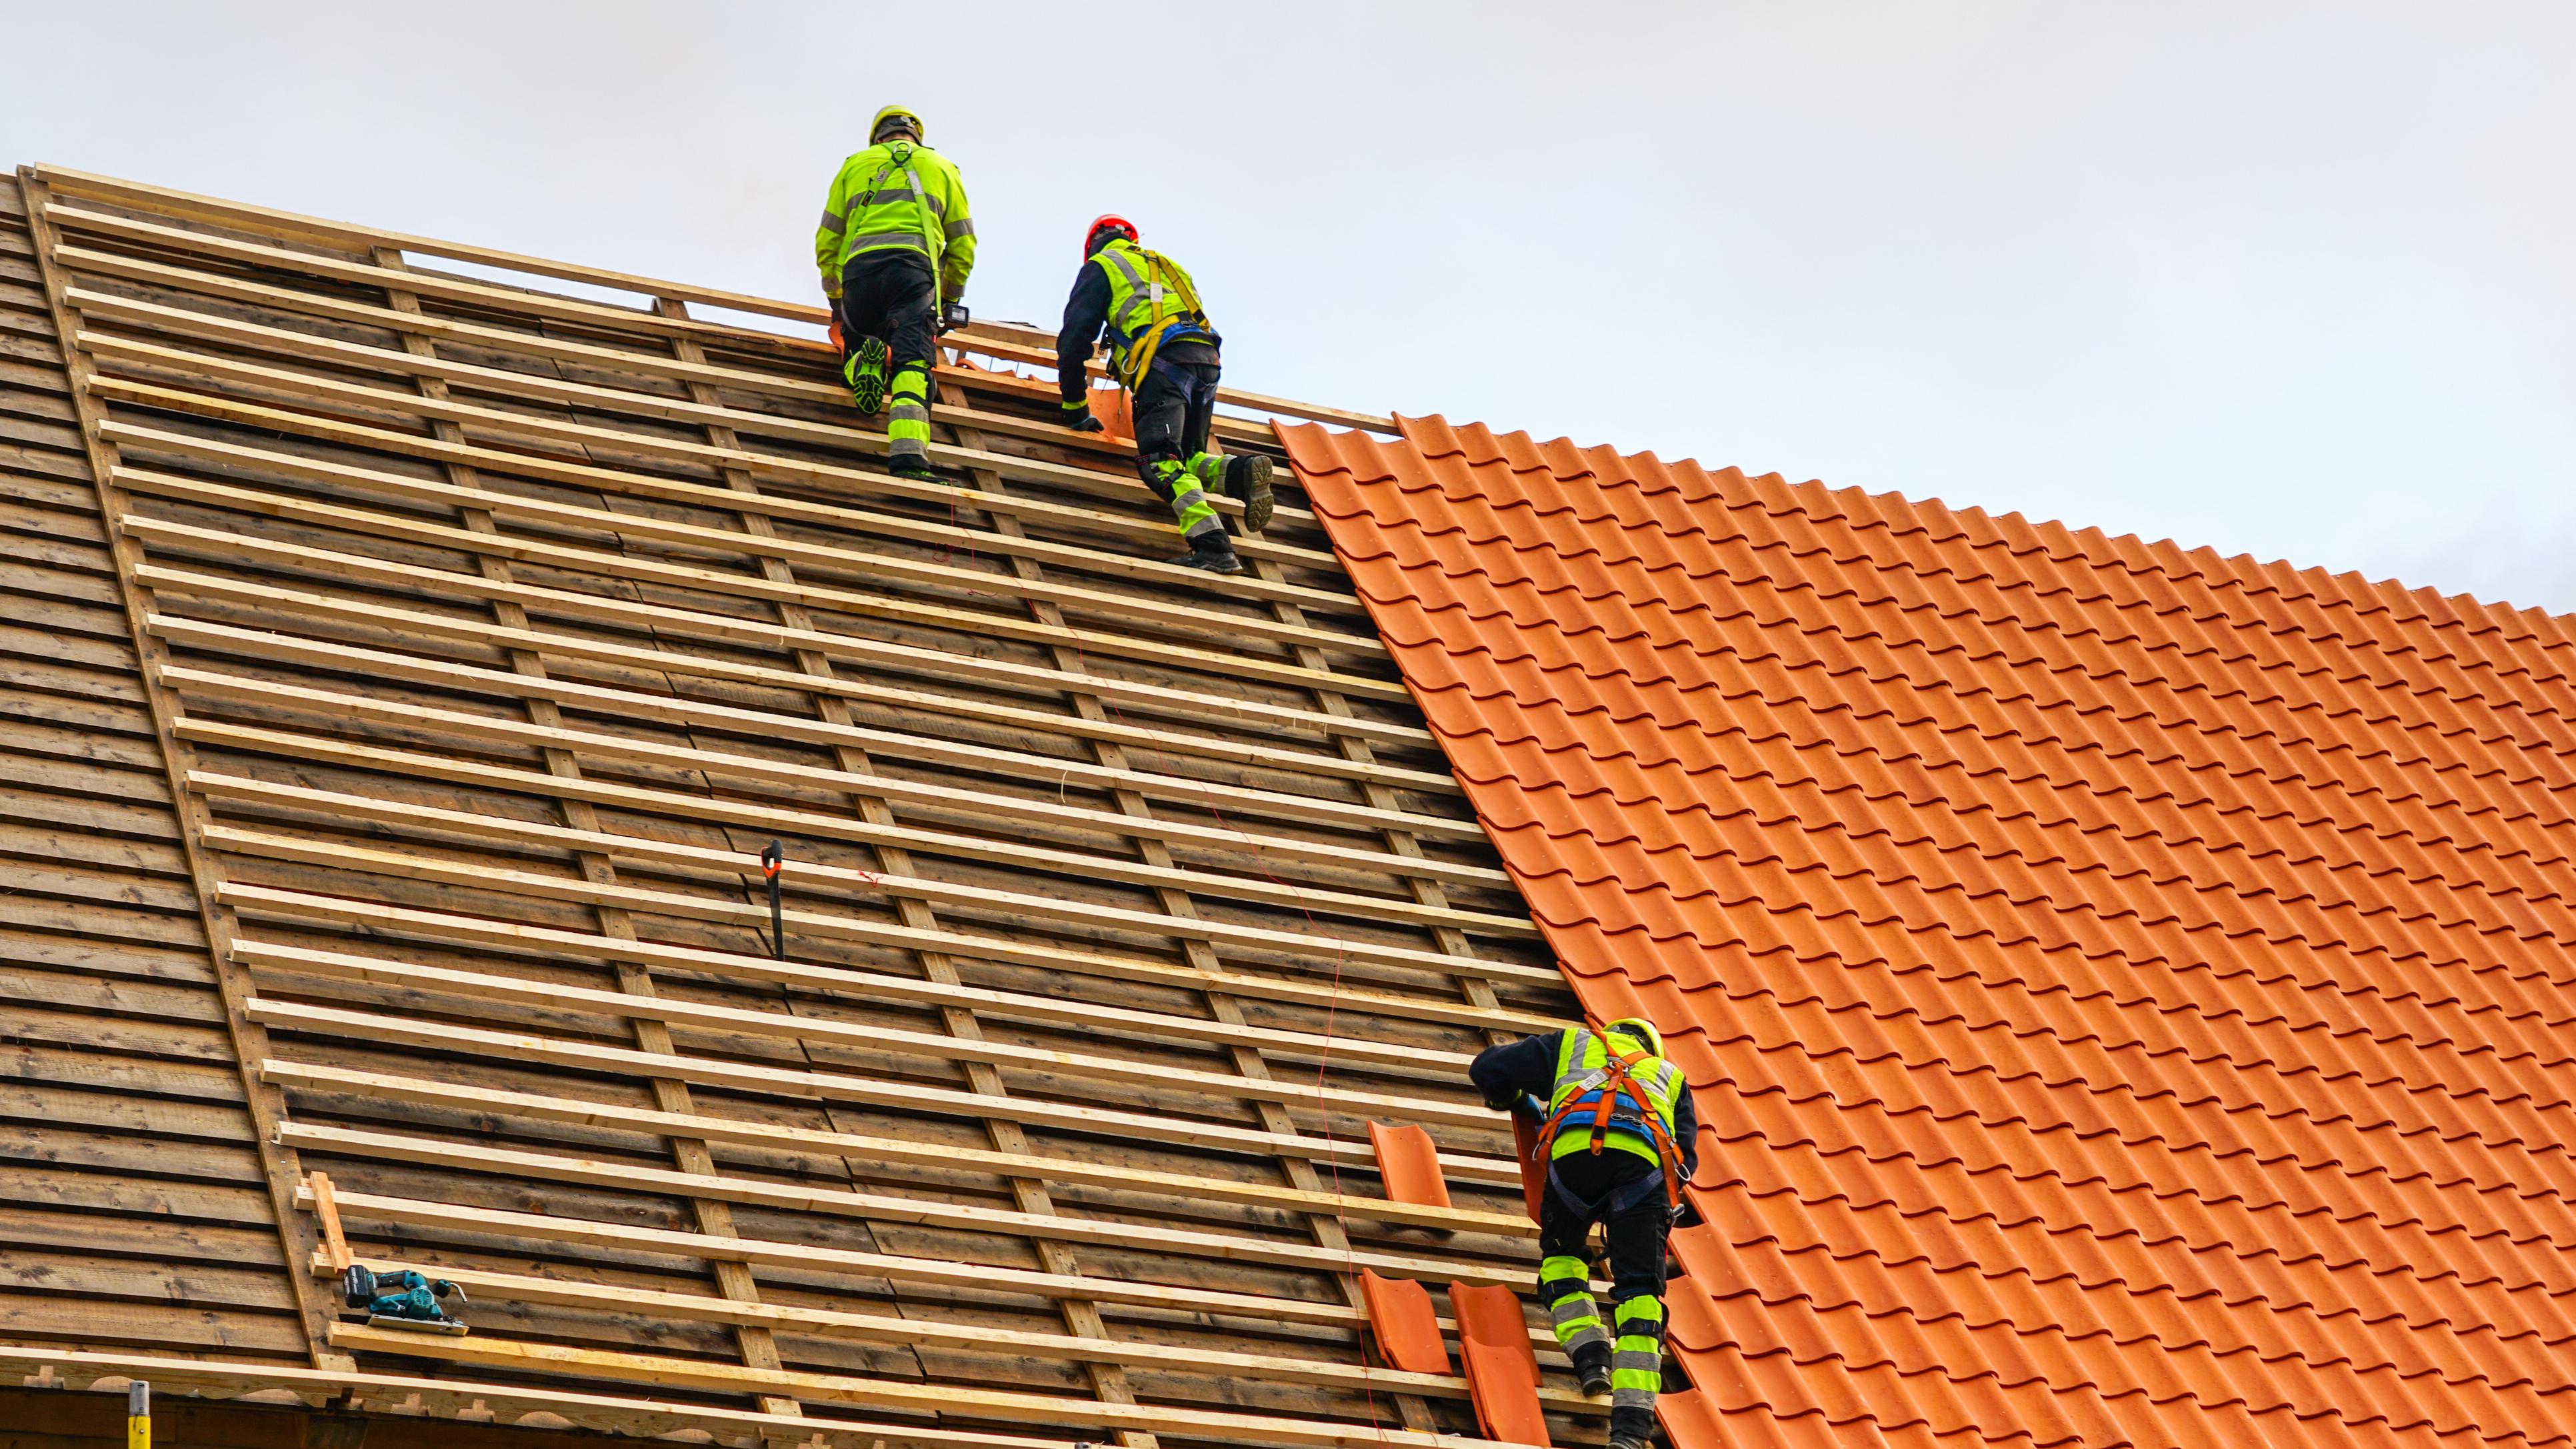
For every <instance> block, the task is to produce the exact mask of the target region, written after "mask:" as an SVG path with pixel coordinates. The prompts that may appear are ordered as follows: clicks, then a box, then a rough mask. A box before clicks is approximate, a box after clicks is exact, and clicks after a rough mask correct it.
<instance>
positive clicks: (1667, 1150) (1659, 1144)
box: [1542, 1041, 1682, 1207]
mask: <svg viewBox="0 0 2576 1449" xmlns="http://www.w3.org/2000/svg"><path fill="white" fill-rule="evenodd" d="M1602 1047H1603V1050H1604V1052H1605V1053H1606V1055H1607V1056H1608V1060H1607V1061H1605V1062H1604V1063H1603V1064H1602V1068H1603V1070H1605V1071H1606V1072H1608V1073H1609V1079H1608V1080H1607V1081H1605V1082H1603V1083H1602V1084H1601V1100H1599V1101H1597V1102H1595V1103H1593V1104H1592V1154H1593V1155H1594V1156H1595V1157H1598V1156H1600V1155H1601V1144H1602V1141H1603V1139H1604V1138H1606V1137H1607V1136H1609V1133H1610V1112H1611V1109H1612V1108H1613V1107H1614V1106H1616V1105H1617V1099H1618V1098H1619V1097H1620V1096H1622V1095H1625V1096H1626V1097H1627V1099H1628V1100H1629V1101H1631V1102H1634V1103H1635V1104H1636V1105H1637V1112H1638V1115H1640V1116H1642V1117H1644V1118H1645V1119H1646V1135H1647V1136H1648V1137H1649V1138H1650V1139H1652V1140H1653V1142H1654V1144H1655V1156H1656V1158H1657V1160H1658V1162H1659V1164H1660V1165H1661V1166H1662V1167H1663V1169H1664V1199H1665V1204H1666V1206H1669V1207H1679V1206H1681V1202H1682V1173H1681V1166H1682V1155H1681V1150H1680V1149H1679V1148H1678V1147H1676V1146H1674V1145H1673V1136H1672V1134H1671V1133H1670V1132H1668V1131H1666V1130H1664V1119H1663V1117H1662V1115H1661V1114H1659V1113H1657V1112H1656V1111H1655V1104H1654V1103H1653V1102H1650V1101H1648V1100H1647V1099H1646V1089H1645V1088H1644V1087H1643V1086H1642V1085H1640V1084H1639V1083H1638V1081H1637V1079H1636V1078H1635V1077H1633V1076H1631V1075H1630V1074H1629V1068H1631V1067H1633V1066H1635V1065H1636V1064H1637V1063H1639V1062H1641V1061H1644V1060H1645V1059H1646V1054H1645V1053H1644V1052H1642V1051H1638V1052H1629V1053H1627V1054H1625V1055H1621V1054H1620V1053H1617V1052H1612V1051H1609V1050H1608V1048H1609V1043H1608V1042H1607V1041H1604V1042H1603V1043H1602ZM1576 1111H1577V1108H1576V1106H1575V1104H1574V1103H1572V1102H1568V1103H1566V1104H1565V1106H1564V1107H1562V1108H1560V1109H1558V1111H1557V1113H1556V1115H1555V1116H1553V1117H1550V1118H1548V1119H1547V1127H1546V1130H1545V1135H1544V1137H1543V1139H1542V1140H1543V1142H1544V1144H1545V1145H1544V1147H1543V1148H1542V1150H1543V1151H1544V1152H1546V1154H1547V1156H1548V1159H1549V1160H1550V1161H1554V1160H1555V1157H1556V1134H1557V1133H1558V1132H1560V1131H1562V1130H1563V1129H1564V1127H1565V1123H1566V1119H1568V1118H1570V1117H1572V1116H1573V1115H1574V1114H1575V1112H1576Z"/></svg>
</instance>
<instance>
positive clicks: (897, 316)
mask: <svg viewBox="0 0 2576 1449" xmlns="http://www.w3.org/2000/svg"><path fill="white" fill-rule="evenodd" d="M840 313H841V341H842V342H843V344H845V345H846V346H850V347H856V346H858V345H859V339H860V338H862V337H880V338H883V339H885V344H886V347H887V350H888V351H890V352H891V353H892V354H893V356H892V358H891V359H890V362H891V366H889V367H888V368H887V372H888V373H889V374H892V373H895V372H900V371H902V370H903V369H905V368H907V367H918V368H920V369H921V370H922V373H923V375H924V376H927V375H928V374H929V372H930V352H931V349H932V348H933V347H934V346H936V345H937V343H936V341H935V339H936V337H937V336H938V334H937V332H936V331H935V329H934V324H935V323H936V322H937V321H938V319H939V277H938V274H937V273H935V272H933V271H931V269H930V258H928V257H925V256H923V255H922V254H921V253H919V252H915V251H906V250H904V249H902V248H900V247H887V248H885V249H883V250H880V251H873V252H861V253H859V254H858V255H857V256H855V257H852V258H850V262H849V265H848V266H845V267H843V268H841V302H840Z"/></svg>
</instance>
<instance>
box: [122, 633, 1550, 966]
mask: <svg viewBox="0 0 2576 1449" xmlns="http://www.w3.org/2000/svg"><path fill="white" fill-rule="evenodd" d="M160 673H161V676H162V678H163V680H164V682H165V683H167V684H168V685H170V686H171V687H173V688H176V689H179V690H181V691H183V692H190V693H195V694H198V695H201V696H208V695H211V696H229V697H233V698H241V699H252V698H256V699H258V700H260V701H262V702H265V703H267V704H271V705H276V706H282V707H285V708H291V709H303V710H311V711H315V712H317V713H320V714H322V715H323V716H324V717H326V718H333V719H351V720H376V721H380V722H383V723H387V724H393V725H401V726H405V727H409V728H415V729H416V728H425V727H427V728H436V729H439V730H442V731H446V732H449V733H451V734H454V735H458V736H462V737H464V738H467V739H476V740H484V741H497V742H503V743H507V744H512V745H518V746H523V747H528V748H536V749H545V748H554V749H568V750H576V751H578V752H580V753H582V754H585V755H589V756H592V757H594V758H598V759H607V760H625V761H629V762H632V763H634V764H638V765H648V766H663V767H667V768H677V769H682V770H703V771H706V772H707V773H709V774H711V775H715V776H720V777H723V778H727V779H734V780H760V781H764V782H766V783H769V784H774V785H782V786H788V787H791V788H792V787H803V788H809V789H821V790H831V791H838V792H847V791H850V790H865V791H866V792H868V793H869V794H872V795H879V796H882V797H884V798H886V799H889V800H894V801H899V802H903V803H906V804H912V805H921V806H936V807H940V808H944V809H950V810H958V811H965V812H971V813H974V814H977V815H983V816H990V817H992V818H995V819H998V820H1006V821H1008V820H1027V821H1033V822H1044V823H1048V824H1054V825H1062V826H1069V827H1074V828H1078V829H1084V830H1094V831H1099V832H1102V833H1104V834H1109V835H1123V836H1129V837H1133V838H1138V839H1152V840H1165V841H1187V842H1191V843H1194V844H1197V845H1200V846H1203V847H1206V848H1208V849H1211V850H1217V851H1239V850H1244V849H1248V848H1251V847H1252V845H1253V844H1254V843H1255V837H1254V836H1252V835H1251V834H1249V833H1247V832H1245V831H1243V830H1240V829H1234V828H1230V827H1227V826H1224V825H1197V824H1192V823H1190V822H1188V821H1181V820H1164V819H1159V818H1150V819H1149V818H1140V817H1133V816H1118V815H1109V814H1106V813H1104V812H1102V811H1098V810H1091V809H1087V808H1085V807H1082V806H1079V805H1059V804H1056V803H1054V802H1053V801H1050V800H1044V799H1029V798H1024V797H1019V796H1012V795H1003V794H997V793H993V792H989V791H981V790H968V789H965V788H964V787H962V786H957V785H928V784H920V783H916V782H914V781H910V780H903V779H898V778H896V777H894V776H890V775H860V774H855V773H853V772H851V771H847V770H835V769H829V768H826V767H824V766H821V765H807V764H800V763H797V762H795V761H791V760H775V759H768V758H764V757H761V756H756V755H746V754H738V753H735V752H732V751H728V750H708V749H698V748H695V747H692V746H687V745H666V744H661V743H658V742H655V741H652V740H644V739H636V738H631V737H628V736H623V735H608V734H601V733H598V732H597V731H593V730H576V729H572V728H569V727H566V726H559V725H534V724H523V723H521V722H519V721H516V720H509V719H501V718H498V717H495V716H491V715H477V714H467V713H464V712H462V711H459V710H449V709H432V708H430V707H428V706H426V705H405V704H395V703H392V702H389V701H378V700H374V699H369V698H367V697H365V696H362V695H354V694H344V693H341V692H339V691H337V690H324V689H309V688H306V687H304V686H302V685H292V684H263V683H260V682H257V681H254V680H250V679H247V678H245V677H242V676H238V675H225V674H216V673H213V672H211V671H208V670H201V669H193V668H187V667H183V666H178V665H170V666H165V667H164V668H163V669H162V670H161V671H160ZM187 727H188V728H189V729H191V730H205V729H210V728H213V727H214V726H213V725H212V723H211V722H200V721H197V720H190V721H189V722H188V726H187ZM1038 778H1040V779H1043V778H1045V777H1044V776H1039V777H1038ZM1214 818H1218V819H1222V818H1223V817H1222V816H1216V817H1214ZM1258 844H1259V848H1260V850H1261V853H1262V855H1263V856H1264V857H1265V858H1275V859H1280V860H1298V861H1309V862H1314V863H1318V864H1326V865H1335V866H1341V867H1344V868H1347V869H1356V870H1368V871H1377V872H1382V873H1384V874H1387V875H1396V876H1406V875H1423V876H1430V877H1434V878H1437V879H1442V880H1449V881H1455V882H1458V883H1460V884H1466V885H1498V884H1500V883H1501V881H1500V880H1498V879H1497V877H1500V876H1501V875H1502V873H1501V872H1500V871H1494V870H1488V869H1486V868H1484V867H1482V866H1467V865H1455V864H1452V863H1450V862H1447V861H1440V860H1431V859H1426V858H1414V857H1407V856H1399V855H1393V854H1389V853H1386V852H1383V851H1378V850H1372V849H1369V848H1367V847H1364V846H1352V845H1334V844H1330V843H1327V842H1324V841H1319V840H1308V839H1305V838H1303V837H1300V836H1289V835H1277V834H1271V835H1263V836H1261V837H1259V839H1258ZM1532 971H1533V968H1530V967H1524V966H1515V965H1509V964H1506V963H1500V962H1495V963H1488V974H1493V975H1502V976H1526V977H1529V979H1532V980H1539V979H1541V978H1539V977H1537V976H1535V975H1532ZM1547 979H1548V981H1549V984H1554V982H1555V981H1556V980H1561V979H1562V978H1555V977H1550V978H1547Z"/></svg>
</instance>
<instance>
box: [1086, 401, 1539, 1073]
mask: <svg viewBox="0 0 2576 1449" xmlns="http://www.w3.org/2000/svg"><path fill="white" fill-rule="evenodd" d="M1064 425H1065V426H1066V427H1068V428H1071V429H1073V430H1074V431H1075V432H1077V433H1105V432H1107V431H1109V427H1108V425H1107V424H1105V423H1103V422H1101V421H1100V419H1098V418H1095V417H1093V416H1092V415H1091V404H1089V403H1087V402H1076V403H1066V404H1065V405H1064ZM1497 1110H1499V1109H1497Z"/></svg>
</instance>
